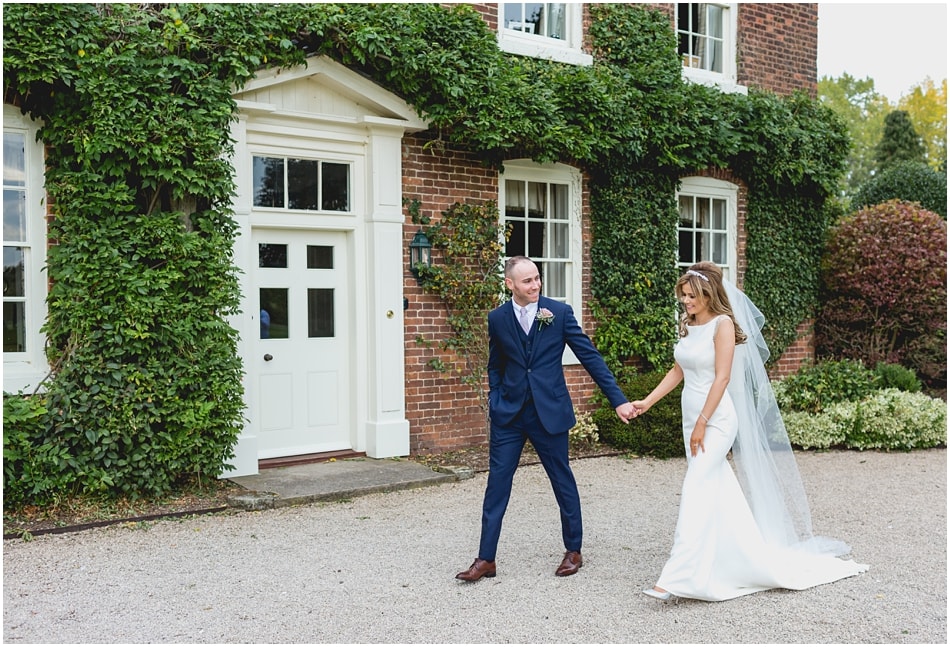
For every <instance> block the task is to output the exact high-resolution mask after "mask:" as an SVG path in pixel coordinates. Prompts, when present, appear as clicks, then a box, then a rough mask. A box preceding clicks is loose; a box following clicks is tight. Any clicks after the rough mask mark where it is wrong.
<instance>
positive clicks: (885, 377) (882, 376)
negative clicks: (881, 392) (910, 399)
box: [874, 362, 923, 393]
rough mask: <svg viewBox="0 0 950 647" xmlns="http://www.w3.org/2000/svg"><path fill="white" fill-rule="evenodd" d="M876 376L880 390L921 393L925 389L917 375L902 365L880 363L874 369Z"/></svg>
mask: <svg viewBox="0 0 950 647" xmlns="http://www.w3.org/2000/svg"><path fill="white" fill-rule="evenodd" d="M874 375H875V376H876V378H877V380H876V384H877V388H878V389H898V390H900V391H906V392H907V393H920V391H921V389H922V388H923V385H922V384H921V383H920V380H919V379H918V378H917V374H916V373H914V371H912V370H911V369H909V368H905V367H903V366H901V365H900V364H888V363H887V362H878V363H877V366H875V367H874Z"/></svg>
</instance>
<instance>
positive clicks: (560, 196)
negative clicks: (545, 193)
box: [551, 184, 571, 220]
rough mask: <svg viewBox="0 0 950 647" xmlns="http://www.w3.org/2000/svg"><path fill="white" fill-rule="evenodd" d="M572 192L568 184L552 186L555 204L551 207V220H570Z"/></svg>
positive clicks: (552, 197) (552, 196)
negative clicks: (569, 201)
mask: <svg viewBox="0 0 950 647" xmlns="http://www.w3.org/2000/svg"><path fill="white" fill-rule="evenodd" d="M568 196H570V191H569V190H568V186H567V185H566V184H552V185H551V199H552V200H553V201H554V204H553V205H551V218H553V219H554V220H568V219H569V218H570V206H571V205H570V204H568Z"/></svg>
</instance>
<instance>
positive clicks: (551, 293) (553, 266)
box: [542, 263, 567, 299]
mask: <svg viewBox="0 0 950 647" xmlns="http://www.w3.org/2000/svg"><path fill="white" fill-rule="evenodd" d="M542 265H543V267H544V283H543V284H542V285H543V289H544V296H546V297H550V298H552V299H566V298H567V264H566V263H542Z"/></svg>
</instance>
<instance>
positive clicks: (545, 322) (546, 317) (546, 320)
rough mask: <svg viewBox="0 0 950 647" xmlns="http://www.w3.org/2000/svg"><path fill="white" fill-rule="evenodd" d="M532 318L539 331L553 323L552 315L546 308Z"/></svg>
mask: <svg viewBox="0 0 950 647" xmlns="http://www.w3.org/2000/svg"><path fill="white" fill-rule="evenodd" d="M534 318H535V320H536V321H537V322H538V330H541V329H542V328H544V327H545V326H549V325H551V322H552V321H554V313H553V312H551V311H550V310H548V309H547V308H541V309H540V310H538V314H537V315H535V317H534Z"/></svg>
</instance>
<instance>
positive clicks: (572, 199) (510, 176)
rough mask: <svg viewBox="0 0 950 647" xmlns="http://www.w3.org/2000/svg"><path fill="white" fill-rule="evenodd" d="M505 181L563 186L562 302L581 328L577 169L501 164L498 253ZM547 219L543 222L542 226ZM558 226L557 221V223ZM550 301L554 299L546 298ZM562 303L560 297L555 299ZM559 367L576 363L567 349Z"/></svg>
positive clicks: (581, 249) (580, 199)
mask: <svg viewBox="0 0 950 647" xmlns="http://www.w3.org/2000/svg"><path fill="white" fill-rule="evenodd" d="M507 180H515V181H519V182H539V183H545V184H563V185H567V187H568V197H567V204H568V217H567V224H568V235H569V237H570V241H569V242H568V245H567V248H568V255H569V256H568V259H567V262H566V265H567V270H566V275H565V295H564V298H563V301H564V302H565V303H567V304H569V305H570V306H571V308H572V309H573V310H574V316H575V318H576V319H577V322H578V324H580V325H581V327H582V328H583V325H584V324H583V310H584V309H583V300H584V292H583V279H584V263H583V261H584V240H583V227H582V218H583V203H582V202H583V177H582V175H581V172H580V170H579V169H577V168H574V167H572V166H568V165H566V164H560V163H554V164H538V163H537V162H533V161H531V160H527V159H519V160H509V161H506V162H505V163H504V171H503V172H501V173H499V175H498V205H499V217H500V219H501V225H502V227H501V230H502V232H501V238H500V239H499V242H501V244H502V249H504V245H505V233H504V231H505V224H506V222H507V218H506V216H505V190H506V187H505V183H506V181H507ZM548 220H549V219H547V218H545V222H547V221H548ZM559 222H561V221H559ZM502 260H503V261H507V260H508V256H507V255H505V256H503V259H502ZM531 260H533V261H536V262H538V263H543V262H544V260H543V257H542V258H541V259H535V258H532V259H531ZM541 294H542V295H544V296H546V297H547V296H549V295H548V294H547V292H545V290H544V283H543V282H542V285H541ZM549 298H554V297H549ZM556 299H557V300H558V301H560V300H562V299H561V298H560V297H557V298H556ZM562 363H563V364H577V363H579V362H578V360H577V358H576V357H575V356H574V353H573V352H572V351H571V349H570V348H565V351H564V356H563V358H562Z"/></svg>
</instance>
